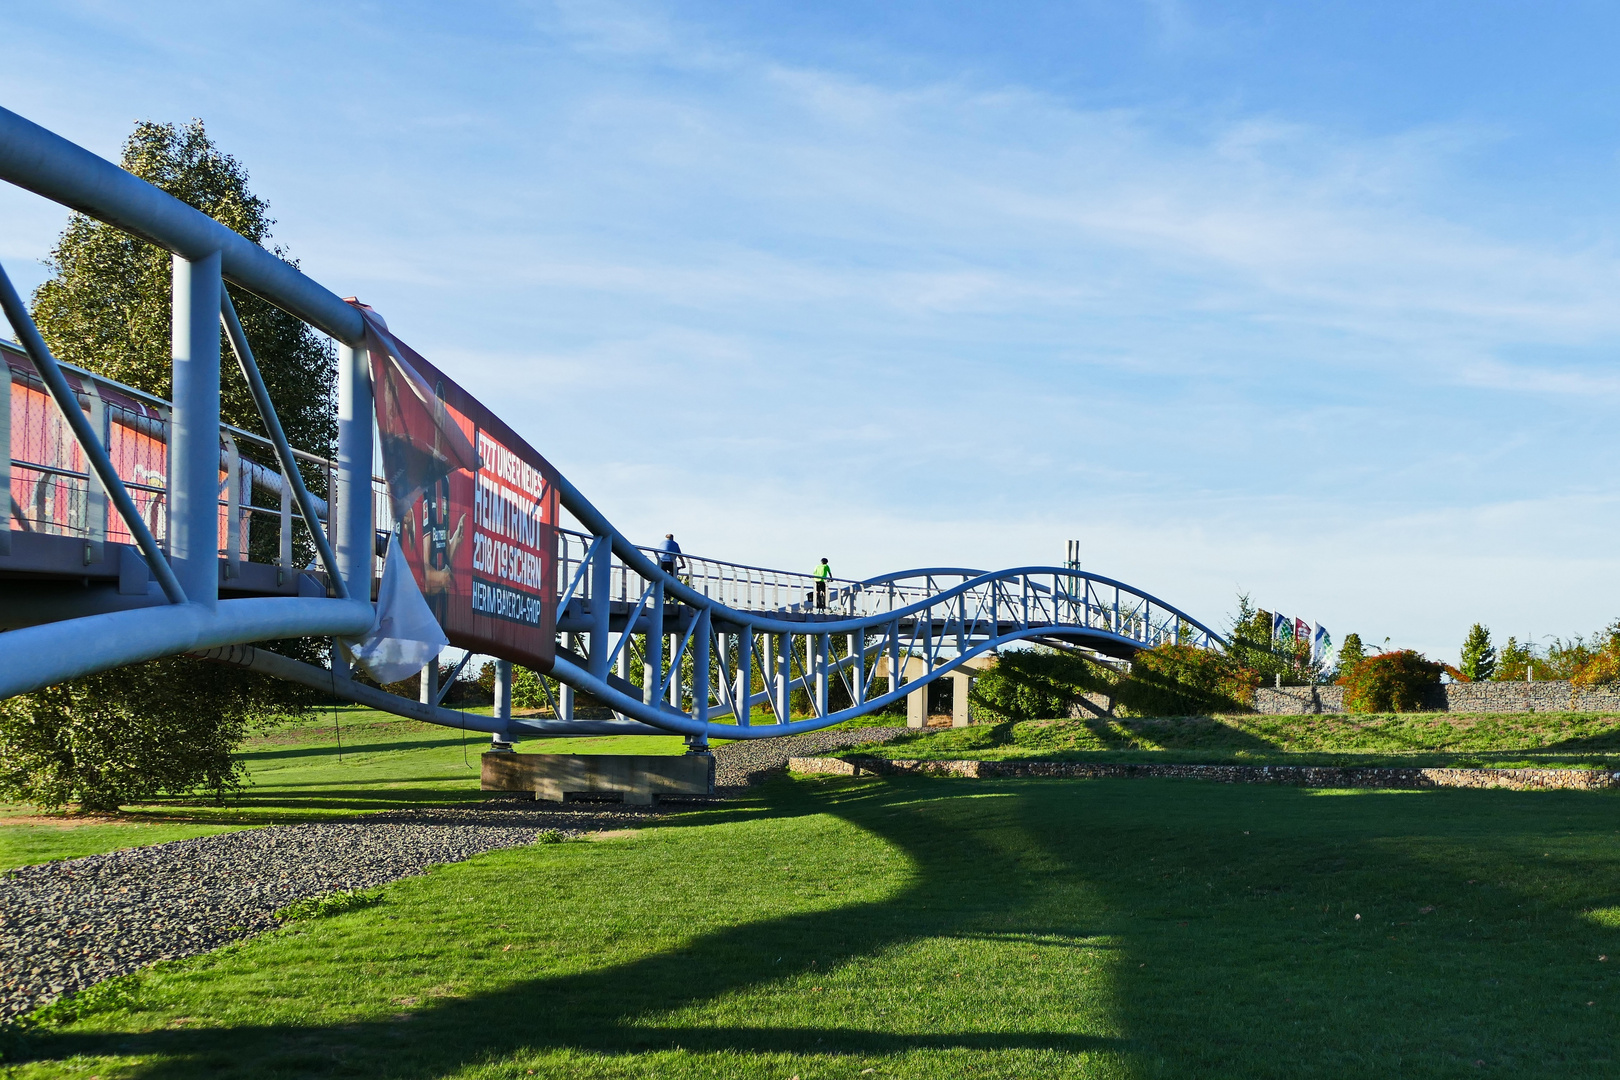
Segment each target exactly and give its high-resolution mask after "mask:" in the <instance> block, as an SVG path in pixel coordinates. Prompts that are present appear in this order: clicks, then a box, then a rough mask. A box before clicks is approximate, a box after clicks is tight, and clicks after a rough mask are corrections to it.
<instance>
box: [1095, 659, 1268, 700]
mask: <svg viewBox="0 0 1620 1080" xmlns="http://www.w3.org/2000/svg"><path fill="white" fill-rule="evenodd" d="M1259 683H1260V676H1259V674H1258V673H1257V672H1255V671H1253V670H1252V669H1249V668H1245V667H1243V666H1241V665H1240V664H1238V662H1237V661H1236V660H1235V659H1233V658H1232V657H1231V656H1230V655H1228V654H1225V653H1218V652H1211V651H1209V650H1206V649H1200V648H1196V647H1194V646H1192V645H1169V644H1166V645H1160V646H1157V647H1156V648H1152V649H1146V650H1144V651H1142V652H1139V653H1137V654H1136V657H1135V659H1133V660H1132V661H1131V673H1130V677H1129V678H1125V679H1121V680H1120V681H1119V688H1118V691H1117V697H1118V701H1119V712H1120V713H1121V714H1122V715H1127V716H1208V715H1210V714H1213V713H1233V712H1249V711H1250V710H1252V709H1253V707H1254V691H1255V687H1256V686H1258V685H1259Z"/></svg>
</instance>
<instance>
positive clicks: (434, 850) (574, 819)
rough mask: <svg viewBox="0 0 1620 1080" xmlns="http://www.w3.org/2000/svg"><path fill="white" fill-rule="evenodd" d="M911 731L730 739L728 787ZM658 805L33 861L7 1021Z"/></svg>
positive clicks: (722, 779)
mask: <svg viewBox="0 0 1620 1080" xmlns="http://www.w3.org/2000/svg"><path fill="white" fill-rule="evenodd" d="M905 731H906V729H905V728H893V727H869V728H859V729H853V730H840V731H819V732H814V733H812V734H809V735H797V736H793V737H791V738H785V739H762V740H751V741H748V742H735V743H728V744H726V745H724V746H721V747H718V748H717V749H716V750H715V752H714V756H715V766H716V771H715V786H716V787H717V788H718V789H720V794H722V795H724V794H727V793H728V792H736V791H738V790H740V789H741V788H743V787H746V786H747V785H748V784H751V783H754V782H755V781H756V780H758V779H759V778H760V777H762V776H764V775H765V774H767V773H769V772H771V771H773V770H776V769H781V768H785V767H786V766H787V759H788V758H789V757H805V756H813V755H816V754H823V753H826V752H828V751H830V750H837V749H840V748H843V747H847V746H854V745H856V744H858V743H866V742H887V741H888V740H890V739H893V738H896V737H897V736H899V735H903V734H905ZM656 813H658V811H655V810H650V809H644V808H632V807H620V806H604V805H602V804H600V803H579V804H572V805H569V806H562V807H557V806H549V807H544V808H541V807H538V806H536V805H535V804H534V803H525V802H515V801H506V800H500V801H495V802H490V803H485V804H482V805H480V806H477V807H470V808H466V809H435V810H399V811H393V812H390V813H383V814H372V815H368V816H367V817H365V818H362V819H360V820H357V821H349V822H312V823H310V824H307V825H275V826H270V827H267V828H262V829H248V830H245V831H243V832H235V833H222V834H220V835H218V836H201V837H197V838H195V839H192V840H177V841H174V842H172V843H167V844H152V845H150V846H147V847H139V848H131V849H129V850H127V851H114V852H109V853H108V854H105V855H89V856H86V857H84V858H81V859H64V860H61V861H59V862H52V863H44V864H42V865H39V866H25V867H23V868H21V869H19V870H14V871H12V872H10V873H7V874H3V875H0V1022H3V1021H5V1020H8V1019H11V1018H12V1017H16V1016H20V1015H23V1014H25V1013H28V1012H30V1011H32V1010H33V1009H35V1008H37V1007H39V1006H40V1005H44V1004H47V1003H49V1002H51V1001H54V1000H55V999H56V998H58V997H60V996H62V995H63V994H65V993H70V992H72V991H75V990H81V989H83V988H85V987H87V986H90V985H91V984H93V983H97V982H100V981H101V980H102V979H107V978H111V977H112V976H114V975H122V974H124V973H126V972H129V971H134V970H135V969H136V968H139V967H143V966H145V965H147V964H151V963H155V962H156V961H159V960H170V959H174V958H176V957H181V956H191V955H194V954H196V953H201V952H207V951H208V950H209V949H214V948H218V947H219V946H221V945H224V944H226V943H227V942H231V941H235V940H238V939H240V938H245V937H252V936H253V935H255V934H260V933H263V932H264V931H266V930H269V929H272V928H274V927H275V926H276V925H277V923H276V919H275V915H274V913H275V912H276V911H277V910H279V909H281V908H284V907H286V906H287V905H288V904H291V903H292V902H293V901H295V900H301V899H303V898H305V897H310V896H322V895H325V894H327V893H331V892H336V891H338V890H340V889H368V888H372V887H374V886H377V885H383V884H386V883H387V882H390V881H396V880H398V879H399V878H402V877H409V876H410V875H412V874H420V873H422V872H423V871H425V870H426V869H427V868H428V867H430V866H435V865H438V864H440V863H451V862H459V861H460V860H462V859H468V858H471V857H472V856H474V855H478V854H481V853H483V852H485V851H492V850H494V849H496V848H504V847H515V846H518V845H520V844H527V843H531V842H533V840H534V838H535V834H536V833H537V832H539V831H540V830H542V829H557V830H559V831H561V832H563V833H564V834H566V835H569V836H579V835H582V834H584V833H587V832H595V831H597V830H602V829H622V828H626V827H628V826H632V825H634V824H635V823H636V822H638V821H644V820H645V819H646V818H648V817H649V816H651V815H653V814H656Z"/></svg>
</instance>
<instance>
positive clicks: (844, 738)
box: [714, 727, 906, 795]
mask: <svg viewBox="0 0 1620 1080" xmlns="http://www.w3.org/2000/svg"><path fill="white" fill-rule="evenodd" d="M905 733H906V729H905V728H903V727H863V728H838V729H835V730H832V731H812V732H811V733H810V734H808V735H790V736H788V737H787V738H783V739H749V740H747V741H744V742H731V743H726V744H725V745H724V746H717V747H715V748H714V786H715V788H716V789H718V793H719V794H721V795H726V794H733V793H735V792H737V791H739V790H741V789H742V788H745V787H747V786H748V785H749V784H752V783H756V782H758V781H759V780H760V778H762V777H763V776H765V775H766V774H767V773H770V772H774V771H775V770H777V769H785V768H787V763H788V758H790V757H815V756H817V755H818V754H825V753H827V752H829V751H832V750H842V749H844V748H845V747H847V746H859V745H860V744H861V743H872V742H889V741H890V740H892V739H898V738H899V737H900V736H902V735H904V734H905Z"/></svg>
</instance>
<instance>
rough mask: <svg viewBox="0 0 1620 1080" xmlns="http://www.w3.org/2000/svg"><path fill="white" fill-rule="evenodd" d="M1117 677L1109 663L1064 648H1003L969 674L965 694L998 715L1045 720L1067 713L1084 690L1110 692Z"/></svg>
mask: <svg viewBox="0 0 1620 1080" xmlns="http://www.w3.org/2000/svg"><path fill="white" fill-rule="evenodd" d="M1117 678H1118V675H1117V673H1116V672H1114V671H1113V670H1112V669H1110V668H1107V667H1104V666H1103V665H1102V664H1099V663H1097V662H1095V661H1092V660H1088V659H1086V658H1085V657H1083V656H1081V655H1079V654H1078V653H1074V652H1069V651H1067V650H1058V649H1046V648H1033V649H1008V650H1006V651H1005V652H1003V653H1002V654H1001V656H1000V657H999V658H998V659H997V660H996V665H995V667H993V668H991V669H990V670H989V671H986V672H985V673H984V674H983V675H980V676H979V677H978V678H977V679H975V680H973V689H972V690H971V691H969V693H968V697H969V699H970V700H971V701H972V702H973V704H974V705H975V706H977V707H978V709H979V711H980V712H981V713H982V714H984V715H987V716H991V717H994V718H996V719H998V720H1013V721H1020V720H1051V719H1054V718H1059V717H1067V716H1068V715H1069V706H1070V705H1072V704H1073V703H1075V702H1077V701H1079V700H1080V699H1081V698H1083V697H1084V696H1085V695H1087V694H1091V693H1101V694H1107V695H1109V696H1110V697H1112V696H1113V692H1114V687H1115V682H1116V680H1117Z"/></svg>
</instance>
